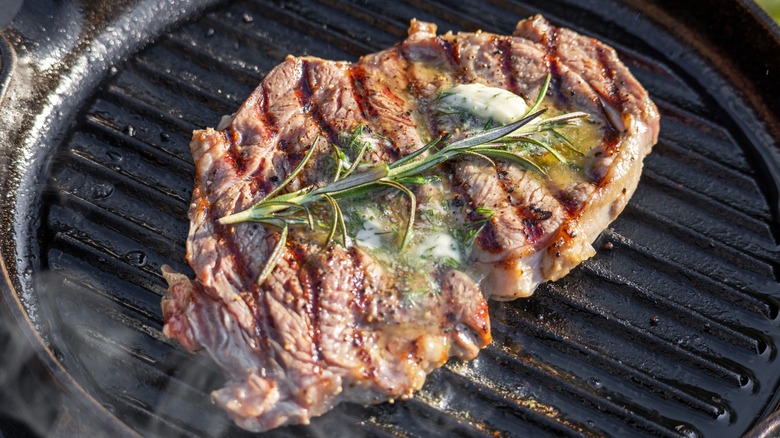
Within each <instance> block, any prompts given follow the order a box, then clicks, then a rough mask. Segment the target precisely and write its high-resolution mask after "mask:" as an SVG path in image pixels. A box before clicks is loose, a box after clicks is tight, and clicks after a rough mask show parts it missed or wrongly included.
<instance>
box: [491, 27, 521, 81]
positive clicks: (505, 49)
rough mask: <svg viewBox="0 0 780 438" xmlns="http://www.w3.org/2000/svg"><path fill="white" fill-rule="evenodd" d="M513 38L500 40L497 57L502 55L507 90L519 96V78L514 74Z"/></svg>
mask: <svg viewBox="0 0 780 438" xmlns="http://www.w3.org/2000/svg"><path fill="white" fill-rule="evenodd" d="M513 41H514V40H513V39H512V37H503V38H500V39H498V52H499V53H496V55H501V72H502V73H503V74H504V77H506V78H507V83H506V84H505V85H506V87H507V90H509V91H511V92H513V93H515V94H518V95H519V93H518V90H517V78H516V77H515V75H513V74H512V42H513Z"/></svg>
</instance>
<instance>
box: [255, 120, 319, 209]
mask: <svg viewBox="0 0 780 438" xmlns="http://www.w3.org/2000/svg"><path fill="white" fill-rule="evenodd" d="M319 140H320V136H319V135H318V136H317V138H315V139H314V144H312V145H311V147H310V148H309V150H308V151H307V152H306V155H304V156H303V159H302V160H301V162H300V163H298V165H297V166H295V169H293V171H292V172H290V174H289V175H288V176H287V178H285V179H284V181H282V183H281V184H279V185H278V186H276V188H275V189H273V190H271V191H270V192H268V193H267V194H266V195H265V197H263V198H262V199H261V200H260V201H259V202H258V204H259V203H261V202H263V201H264V200H266V199H271V197H273V196H274V195H275V194H277V193H278V192H279V191H280V190H282V189H283V188H284V187H285V186H286V185H287V184H290V181H292V180H293V179H295V177H296V176H298V174H299V173H300V172H301V170H303V166H305V165H306V163H308V162H309V159H310V158H311V156H312V155H314V151H315V150H317V143H318V142H319Z"/></svg>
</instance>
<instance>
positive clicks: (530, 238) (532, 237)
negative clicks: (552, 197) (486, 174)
mask: <svg viewBox="0 0 780 438" xmlns="http://www.w3.org/2000/svg"><path fill="white" fill-rule="evenodd" d="M508 176H509V173H508V172H507V171H506V170H504V169H503V168H502V167H501V168H500V167H496V178H497V180H498V187H499V188H500V189H501V190H502V191H503V195H502V196H501V198H506V199H507V202H510V201H509V199H510V192H509V189H508V187H507V182H508V181H509V178H508ZM512 191H514V188H512ZM510 205H512V207H514V212H515V214H516V215H517V216H518V217H521V218H522V221H521V222H522V224H523V228H522V232H523V235H525V238H526V241H527V242H528V243H530V244H536V243H537V242H538V241H539V239H540V238H541V237H542V236H544V230H543V229H542V228H541V226H539V221H540V220H545V219H549V216H547V217H545V218H544V219H542V218H541V216H540V215H538V214H534V211H533V210H534V206H533V205H530V206H529V205H521V204H520V205H515V204H514V203H511V202H510ZM546 213H549V212H546Z"/></svg>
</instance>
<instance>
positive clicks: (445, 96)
mask: <svg viewBox="0 0 780 438" xmlns="http://www.w3.org/2000/svg"><path fill="white" fill-rule="evenodd" d="M437 107H438V109H439V110H440V111H442V112H443V113H447V114H453V113H458V112H460V111H467V112H468V113H470V114H471V115H473V116H475V117H478V118H481V119H484V120H492V121H493V122H494V123H495V124H497V125H507V124H509V123H512V122H516V121H518V120H520V118H522V117H523V116H524V115H525V113H526V112H527V111H528V104H526V102H525V100H524V99H523V98H522V97H520V96H518V95H517V94H515V93H512V92H511V91H507V90H504V89H503V88H496V87H488V86H487V85H482V84H459V85H456V86H454V87H452V88H450V89H449V90H447V91H445V92H443V93H442V94H441V97H440V98H439V100H438V101H437Z"/></svg>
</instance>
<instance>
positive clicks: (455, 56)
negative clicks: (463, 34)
mask: <svg viewBox="0 0 780 438" xmlns="http://www.w3.org/2000/svg"><path fill="white" fill-rule="evenodd" d="M436 42H437V44H438V45H439V47H441V49H442V51H443V52H444V54H445V55H446V56H447V60H448V61H449V62H450V65H451V66H452V67H453V68H454V67H456V66H457V65H458V64H460V52H459V51H458V47H459V45H460V42H458V39H457V38H456V39H455V42H454V44H453V43H451V42H449V41H447V40H446V39H444V38H442V37H441V36H438V35H437V36H436Z"/></svg>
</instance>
